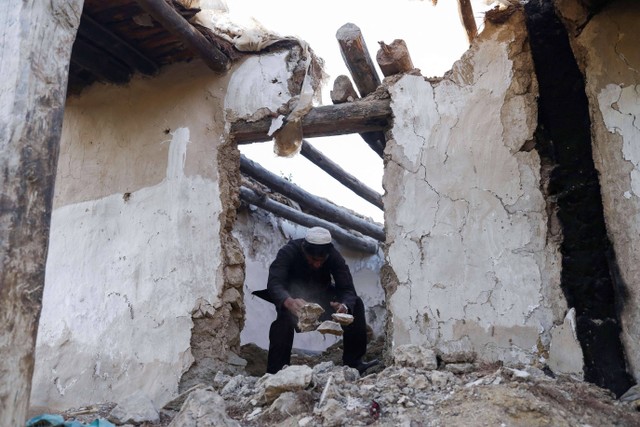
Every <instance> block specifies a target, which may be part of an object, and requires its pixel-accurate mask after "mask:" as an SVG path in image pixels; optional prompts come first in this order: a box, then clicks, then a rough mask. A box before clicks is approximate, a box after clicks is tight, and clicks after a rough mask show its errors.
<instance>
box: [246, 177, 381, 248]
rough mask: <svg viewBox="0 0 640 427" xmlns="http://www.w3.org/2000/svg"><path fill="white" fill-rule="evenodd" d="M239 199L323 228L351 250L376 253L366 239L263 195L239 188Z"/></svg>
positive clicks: (371, 240) (375, 244)
mask: <svg viewBox="0 0 640 427" xmlns="http://www.w3.org/2000/svg"><path fill="white" fill-rule="evenodd" d="M240 198H241V199H242V200H244V201H245V202H247V203H251V204H252V205H256V206H258V207H259V208H262V209H264V210H267V211H269V212H272V213H274V214H276V215H278V216H281V217H283V218H285V219H288V220H289V221H293V222H295V223H296V224H300V225H303V226H305V227H316V226H318V227H324V228H326V229H327V230H329V231H330V232H331V235H332V236H333V238H334V239H335V240H336V241H337V242H338V243H340V244H343V245H345V246H347V247H349V248H351V249H355V250H358V251H362V252H366V253H370V254H375V253H377V252H378V243H377V242H376V241H375V240H373V239H369V238H367V237H358V236H356V235H354V234H351V233H349V232H348V231H346V230H344V229H342V228H340V227H338V226H337V225H335V224H333V223H331V222H329V221H325V220H323V219H319V218H316V217H314V216H312V215H308V214H306V213H304V212H300V211H298V210H296V209H293V208H290V207H289V206H286V205H283V204H282V203H278V202H276V201H274V200H272V199H270V198H268V197H267V196H266V195H264V194H259V193H258V192H256V191H254V190H251V189H249V188H247V187H240Z"/></svg>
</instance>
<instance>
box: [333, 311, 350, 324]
mask: <svg viewBox="0 0 640 427" xmlns="http://www.w3.org/2000/svg"><path fill="white" fill-rule="evenodd" d="M331 318H332V319H333V320H335V321H336V322H338V323H339V324H341V325H343V326H347V325H350V324H352V323H353V316H352V315H350V314H346V313H333V314H332V315H331Z"/></svg>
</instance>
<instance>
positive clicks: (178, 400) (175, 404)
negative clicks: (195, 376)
mask: <svg viewBox="0 0 640 427" xmlns="http://www.w3.org/2000/svg"><path fill="white" fill-rule="evenodd" d="M206 387H207V386H206V385H204V384H196V385H194V386H193V387H191V388H190V389H188V390H186V391H184V392H182V393H180V394H179V395H178V396H176V397H175V398H174V399H172V400H170V401H169V402H167V403H166V404H165V405H164V406H163V409H169V410H171V411H179V410H180V408H182V404H183V403H184V401H185V400H187V397H189V395H190V394H191V393H192V392H193V391H195V390H198V389H201V388H206Z"/></svg>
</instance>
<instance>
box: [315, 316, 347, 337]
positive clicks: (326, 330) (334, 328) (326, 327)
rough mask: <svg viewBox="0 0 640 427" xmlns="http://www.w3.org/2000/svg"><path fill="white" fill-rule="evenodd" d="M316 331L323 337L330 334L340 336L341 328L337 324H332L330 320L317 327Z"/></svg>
mask: <svg viewBox="0 0 640 427" xmlns="http://www.w3.org/2000/svg"><path fill="white" fill-rule="evenodd" d="M316 330H317V331H318V332H320V333H321V334H323V335H324V334H331V335H337V336H342V326H340V324H338V323H337V322H332V321H331V320H325V321H324V322H322V323H321V324H320V326H318V329H316Z"/></svg>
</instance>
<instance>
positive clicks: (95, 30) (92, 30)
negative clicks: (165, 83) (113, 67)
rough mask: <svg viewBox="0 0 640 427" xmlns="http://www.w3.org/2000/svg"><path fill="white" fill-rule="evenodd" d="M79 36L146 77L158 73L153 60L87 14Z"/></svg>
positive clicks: (81, 21)
mask: <svg viewBox="0 0 640 427" xmlns="http://www.w3.org/2000/svg"><path fill="white" fill-rule="evenodd" d="M78 35H79V36H81V37H83V38H85V39H87V40H90V41H91V42H92V43H93V44H95V45H96V46H99V47H100V48H101V49H104V50H105V51H107V52H109V53H110V54H112V55H113V56H115V57H116V58H118V59H119V60H121V61H123V62H125V63H126V64H127V65H128V66H129V67H130V68H132V69H134V70H137V71H140V72H141V73H143V74H146V75H152V74H155V73H156V72H157V71H158V68H159V67H158V64H156V63H155V62H154V61H153V60H151V59H149V58H148V57H146V56H145V55H143V54H142V53H141V52H139V51H138V50H137V49H136V48H135V47H133V46H131V45H130V44H129V43H128V42H126V41H124V40H122V39H121V38H120V37H118V36H117V35H115V34H114V33H113V32H111V31H110V30H108V29H107V28H105V27H103V26H102V25H100V24H99V23H98V22H96V21H94V20H93V19H92V18H91V17H89V16H87V15H86V14H83V15H82V19H81V20H80V28H78Z"/></svg>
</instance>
